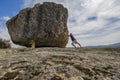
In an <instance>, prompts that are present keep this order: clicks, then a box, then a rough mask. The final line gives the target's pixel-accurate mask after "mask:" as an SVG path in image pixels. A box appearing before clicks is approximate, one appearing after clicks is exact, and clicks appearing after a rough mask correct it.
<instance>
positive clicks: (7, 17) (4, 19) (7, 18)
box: [0, 16, 10, 21]
mask: <svg viewBox="0 0 120 80" xmlns="http://www.w3.org/2000/svg"><path fill="white" fill-rule="evenodd" d="M9 19H10V17H9V16H3V17H1V18H0V20H3V21H7V20H9Z"/></svg>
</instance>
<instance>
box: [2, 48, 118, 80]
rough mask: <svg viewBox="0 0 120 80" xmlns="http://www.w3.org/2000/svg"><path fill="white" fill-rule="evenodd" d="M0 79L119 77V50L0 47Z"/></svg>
mask: <svg viewBox="0 0 120 80" xmlns="http://www.w3.org/2000/svg"><path fill="white" fill-rule="evenodd" d="M0 80H120V49H91V50H90V49H73V48H36V49H28V48H26V49H6V50H5V49H4V50H1V49H0Z"/></svg>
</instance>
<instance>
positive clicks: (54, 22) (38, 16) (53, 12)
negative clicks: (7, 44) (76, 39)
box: [6, 2, 68, 47]
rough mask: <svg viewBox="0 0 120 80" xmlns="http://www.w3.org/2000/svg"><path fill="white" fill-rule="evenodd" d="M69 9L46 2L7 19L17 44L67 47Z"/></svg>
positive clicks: (8, 26) (9, 29) (10, 32)
mask: <svg viewBox="0 0 120 80" xmlns="http://www.w3.org/2000/svg"><path fill="white" fill-rule="evenodd" d="M67 18H68V11H67V9H66V8H64V7H63V5H61V4H56V3H52V2H45V3H43V4H36V5H35V6H34V7H33V8H26V9H23V10H21V11H20V12H19V14H18V15H16V16H15V17H13V18H12V19H10V20H9V21H7V23H6V25H7V28H8V31H9V34H10V36H11V39H12V41H13V42H14V43H15V44H19V45H22V46H26V47H30V46H31V41H34V42H35V46H36V47H49V46H51V47H65V46H66V44H67V42H68V29H67Z"/></svg>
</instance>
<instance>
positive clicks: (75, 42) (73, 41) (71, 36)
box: [70, 33, 82, 48]
mask: <svg viewBox="0 0 120 80" xmlns="http://www.w3.org/2000/svg"><path fill="white" fill-rule="evenodd" d="M70 38H71V40H72V43H71V44H72V45H73V46H74V47H75V48H76V46H75V44H78V45H79V46H80V47H82V46H81V45H80V43H78V42H77V40H76V39H75V37H74V36H73V34H72V33H70Z"/></svg>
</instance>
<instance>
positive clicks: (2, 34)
mask: <svg viewBox="0 0 120 80" xmlns="http://www.w3.org/2000/svg"><path fill="white" fill-rule="evenodd" d="M46 1H47V2H55V3H60V4H63V5H64V6H65V7H66V8H67V9H68V11H69V18H68V29H69V32H72V33H73V34H74V35H75V37H76V38H77V40H78V42H80V43H81V44H82V45H83V46H88V45H105V44H112V43H117V42H120V37H119V36H120V0H0V38H4V39H9V40H10V36H9V34H8V31H7V28H6V25H5V22H6V21H7V20H9V19H10V18H12V17H13V16H15V15H16V14H17V13H18V12H19V11H20V10H21V9H23V8H26V7H33V6H34V4H36V3H41V4H42V3H43V2H46ZM70 43H71V41H70V40H69V43H68V45H67V46H71V44H70Z"/></svg>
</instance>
